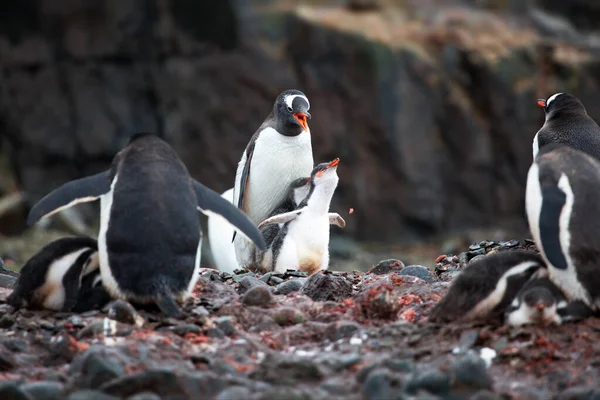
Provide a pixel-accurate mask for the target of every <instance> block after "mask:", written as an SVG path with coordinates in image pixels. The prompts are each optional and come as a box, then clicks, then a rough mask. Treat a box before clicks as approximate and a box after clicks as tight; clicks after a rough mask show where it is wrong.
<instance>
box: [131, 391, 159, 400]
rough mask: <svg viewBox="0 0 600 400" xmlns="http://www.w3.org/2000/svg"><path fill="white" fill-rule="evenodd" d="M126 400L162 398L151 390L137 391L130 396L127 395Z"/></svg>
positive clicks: (155, 399)
mask: <svg viewBox="0 0 600 400" xmlns="http://www.w3.org/2000/svg"><path fill="white" fill-rule="evenodd" d="M127 400H162V399H161V398H160V396H159V395H157V394H155V393H151V392H144V393H138V394H135V395H133V396H131V397H128V398H127Z"/></svg>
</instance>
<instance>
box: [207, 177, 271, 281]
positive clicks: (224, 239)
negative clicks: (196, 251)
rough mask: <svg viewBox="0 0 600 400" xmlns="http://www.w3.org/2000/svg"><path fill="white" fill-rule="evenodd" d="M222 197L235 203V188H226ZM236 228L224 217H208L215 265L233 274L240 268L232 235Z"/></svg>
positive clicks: (210, 244) (210, 242)
mask: <svg viewBox="0 0 600 400" xmlns="http://www.w3.org/2000/svg"><path fill="white" fill-rule="evenodd" d="M221 197H222V198H223V199H225V200H227V201H228V202H230V203H233V188H231V189H228V190H226V191H225V192H223V193H222V194H221ZM234 232H235V231H234V230H233V228H232V227H231V225H230V224H229V223H227V222H226V221H223V219H222V218H212V217H208V232H207V236H208V245H209V247H210V253H211V254H212V258H213V262H214V266H215V267H216V268H217V269H218V270H219V271H225V272H227V273H230V274H232V273H233V271H234V270H236V269H238V268H240V266H239V264H238V262H237V259H236V258H235V248H234V246H233V242H232V241H231V237H232V235H233V234H234ZM263 236H264V235H263Z"/></svg>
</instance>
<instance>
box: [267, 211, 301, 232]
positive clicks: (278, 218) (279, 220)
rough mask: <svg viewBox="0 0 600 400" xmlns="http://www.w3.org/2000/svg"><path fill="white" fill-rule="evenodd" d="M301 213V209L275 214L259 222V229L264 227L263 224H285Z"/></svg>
mask: <svg viewBox="0 0 600 400" xmlns="http://www.w3.org/2000/svg"><path fill="white" fill-rule="evenodd" d="M300 213H302V210H301V209H300V210H294V211H290V212H286V213H282V214H277V215H273V216H272V217H269V218H267V219H265V220H264V221H263V222H261V223H260V224H258V229H260V228H262V227H263V226H266V225H271V224H285V223H286V222H289V221H291V220H293V219H295V218H296V217H297V216H298V215H300Z"/></svg>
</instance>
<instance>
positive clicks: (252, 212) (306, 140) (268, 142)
mask: <svg viewBox="0 0 600 400" xmlns="http://www.w3.org/2000/svg"><path fill="white" fill-rule="evenodd" d="M309 109H310V103H309V101H308V98H307V97H306V96H305V95H304V93H302V92H301V91H299V90H286V91H284V92H282V93H281V94H279V96H278V97H277V99H276V100H275V103H274V105H273V109H272V111H271V113H270V114H269V116H268V117H267V119H266V120H265V121H264V122H263V123H262V125H261V126H260V127H259V128H258V130H257V131H256V133H255V134H254V135H253V136H252V138H251V139H250V142H249V143H248V145H247V146H246V149H245V150H244V153H243V154H242V158H241V160H240V162H239V164H238V167H237V171H236V175H235V186H234V195H233V198H234V204H235V205H236V206H237V207H238V208H239V209H241V210H242V211H243V212H244V213H246V215H247V216H248V217H249V218H250V220H251V221H252V222H254V223H255V224H258V223H260V222H261V221H263V220H264V219H265V218H267V217H268V216H269V215H270V214H271V212H272V211H273V210H274V209H275V208H276V207H277V205H279V204H280V203H281V202H282V201H283V200H284V199H285V197H286V194H287V190H288V187H289V185H290V183H291V182H292V181H294V180H295V179H298V178H301V177H306V176H309V175H310V173H311V171H312V169H313V166H314V160H313V153H312V144H311V136H310V128H309V127H308V119H310V117H311V116H310V113H309V112H308V110H309ZM233 241H234V246H235V253H236V258H237V260H238V263H239V265H241V266H246V265H248V264H252V263H253V261H254V260H253V258H254V257H253V256H254V251H255V249H254V246H253V245H252V243H250V242H248V241H247V240H245V239H244V238H242V237H238V236H237V235H235V234H234V235H233Z"/></svg>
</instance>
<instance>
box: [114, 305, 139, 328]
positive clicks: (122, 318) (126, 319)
mask: <svg viewBox="0 0 600 400" xmlns="http://www.w3.org/2000/svg"><path fill="white" fill-rule="evenodd" d="M106 309H107V310H108V312H107V314H108V318H110V319H114V320H115V321H119V322H122V323H124V324H130V325H135V322H136V318H139V316H138V313H137V311H136V310H135V308H133V306H132V305H131V304H129V303H128V302H126V301H123V300H115V301H113V302H111V303H109V304H107V305H106Z"/></svg>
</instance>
